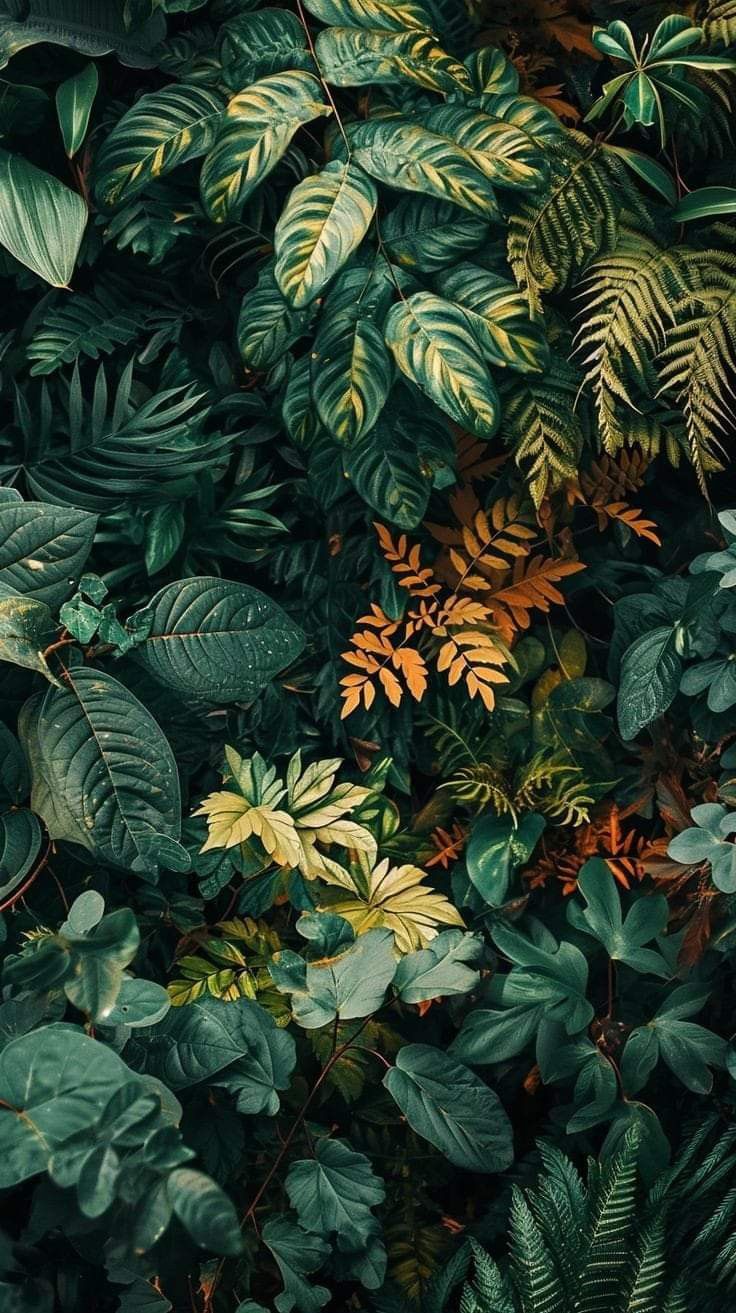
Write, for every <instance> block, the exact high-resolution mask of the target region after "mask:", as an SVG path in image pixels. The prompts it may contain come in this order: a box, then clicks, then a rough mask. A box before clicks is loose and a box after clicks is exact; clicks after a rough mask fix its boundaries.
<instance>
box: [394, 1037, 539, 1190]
mask: <svg viewBox="0 0 736 1313" xmlns="http://www.w3.org/2000/svg"><path fill="white" fill-rule="evenodd" d="M383 1084H384V1085H385V1087H386V1089H387V1090H388V1092H389V1094H390V1095H391V1096H392V1097H393V1098H394V1099H395V1100H396V1102H397V1103H398V1105H399V1107H400V1108H401V1111H402V1112H403V1114H404V1116H405V1117H406V1120H407V1121H408V1123H409V1125H410V1126H411V1128H412V1130H414V1131H416V1133H417V1135H421V1136H423V1138H424V1139H425V1140H429V1142H430V1144H433V1145H434V1146H435V1148H437V1149H439V1151H440V1153H443V1154H444V1155H445V1157H446V1158H449V1160H450V1162H451V1163H454V1164H455V1165H456V1167H464V1168H466V1169H467V1170H468V1171H471V1172H501V1171H503V1169H504V1168H505V1167H508V1166H509V1163H511V1162H512V1161H513V1157H514V1146H513V1140H512V1135H511V1123H510V1122H509V1119H508V1117H507V1116H506V1113H505V1112H504V1110H503V1107H502V1105H501V1102H500V1100H499V1098H498V1095H497V1094H495V1093H494V1092H493V1090H490V1089H489V1088H488V1086H487V1085H486V1084H485V1082H484V1081H482V1080H481V1079H480V1077H479V1076H476V1075H475V1074H474V1073H473V1072H472V1071H470V1069H469V1068H468V1067H464V1066H463V1065H462V1063H460V1062H455V1061H453V1060H452V1058H448V1057H447V1056H446V1054H444V1053H443V1052H442V1051H441V1050H440V1049H437V1048H433V1047H432V1046H431V1045H429V1044H407V1045H406V1047H405V1048H402V1049H401V1050H400V1051H399V1053H398V1054H397V1057H396V1066H395V1067H392V1068H391V1070H390V1071H387V1072H386V1075H385V1076H384V1078H383Z"/></svg>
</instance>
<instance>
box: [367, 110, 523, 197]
mask: <svg viewBox="0 0 736 1313" xmlns="http://www.w3.org/2000/svg"><path fill="white" fill-rule="evenodd" d="M351 146H352V158H353V160H354V162H355V163H356V164H359V165H360V167H361V168H362V169H365V171H366V173H370V174H371V175H372V177H374V178H377V179H378V181H379V182H385V183H386V184H387V185H388V186H389V187H398V188H400V189H403V190H405V191H418V192H425V193H426V194H427V195H429V196H436V197H437V198H438V200H444V201H452V202H453V203H454V204H455V205H461V206H462V207H463V209H465V210H471V211H472V212H473V213H475V214H480V215H482V216H483V218H485V219H497V218H499V217H500V216H499V210H498V205H497V203H496V196H495V192H494V190H493V186H492V184H491V182H490V180H489V179H488V177H487V176H486V174H485V173H484V172H481V170H480V169H479V168H478V167H477V165H476V163H475V161H474V160H473V159H472V158H471V156H470V155H469V154H468V153H467V151H464V150H463V149H462V147H461V146H458V145H457V143H456V142H454V141H453V140H452V139H451V138H450V137H447V136H443V135H441V134H440V133H438V132H430V131H429V129H428V128H425V127H421V126H420V125H419V124H417V123H412V122H410V121H409V120H408V119H395V118H391V119H385V120H381V119H374V120H372V121H370V122H368V123H363V124H361V126H360V127H359V128H358V129H357V130H356V131H355V132H353V134H352V138H351Z"/></svg>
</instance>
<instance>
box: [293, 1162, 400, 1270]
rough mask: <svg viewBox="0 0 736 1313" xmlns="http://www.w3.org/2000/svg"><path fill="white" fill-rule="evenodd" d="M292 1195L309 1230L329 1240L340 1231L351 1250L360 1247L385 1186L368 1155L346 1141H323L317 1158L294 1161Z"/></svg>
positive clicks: (381, 1198) (300, 1217)
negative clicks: (351, 1146)
mask: <svg viewBox="0 0 736 1313" xmlns="http://www.w3.org/2000/svg"><path fill="white" fill-rule="evenodd" d="M286 1193H287V1195H288V1196H289V1203H290V1204H291V1206H292V1208H293V1209H294V1210H295V1211H296V1214H297V1216H298V1218H299V1225H300V1226H301V1227H302V1228H303V1229H304V1230H305V1231H309V1232H311V1233H312V1234H313V1235H318V1236H322V1237H323V1239H325V1240H327V1239H329V1238H330V1236H332V1235H337V1236H339V1237H340V1239H341V1241H342V1242H343V1243H344V1246H345V1248H348V1249H358V1248H361V1247H362V1245H361V1241H362V1237H363V1235H364V1234H365V1229H366V1227H369V1226H370V1225H371V1223H372V1221H373V1218H372V1215H371V1211H370V1210H371V1208H374V1207H375V1206H376V1204H380V1203H382V1202H383V1199H384V1196H385V1189H384V1185H383V1182H382V1181H381V1180H379V1178H378V1177H377V1176H376V1175H375V1174H374V1172H373V1169H372V1167H371V1164H370V1162H369V1160H368V1159H367V1158H366V1157H365V1155H364V1154H362V1153H356V1152H355V1150H353V1149H351V1148H350V1146H349V1145H348V1144H346V1143H345V1141H344V1140H328V1139H321V1140H318V1141H317V1143H316V1145H315V1149H314V1157H313V1158H308V1159H305V1160H301V1161H297V1162H294V1163H292V1164H291V1167H290V1168H289V1172H288V1175H287V1177H286Z"/></svg>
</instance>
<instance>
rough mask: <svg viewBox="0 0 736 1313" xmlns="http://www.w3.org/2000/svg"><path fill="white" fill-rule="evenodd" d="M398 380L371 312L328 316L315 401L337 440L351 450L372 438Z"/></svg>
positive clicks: (317, 355) (316, 367)
mask: <svg viewBox="0 0 736 1313" xmlns="http://www.w3.org/2000/svg"><path fill="white" fill-rule="evenodd" d="M393 377H394V367H393V363H392V360H391V357H390V355H389V353H388V349H387V347H386V343H385V340H384V337H383V333H382V331H381V329H380V328H379V326H378V324H377V323H376V321H375V319H374V318H373V316H372V315H371V313H370V309H369V308H368V307H363V305H362V304H361V303H358V304H356V305H355V306H354V307H353V308H352V310H347V311H345V312H344V313H343V314H337V315H330V314H326V315H325V316H324V319H323V321H322V323H321V324H320V328H319V332H318V333H317V336H316V338H315V343H314V359H313V361H312V396H313V398H314V403H315V405H316V407H317V413H318V415H319V418H320V419H321V421H322V423H323V424H324V426H325V428H326V429H327V431H328V432H329V433H330V434H331V436H332V437H333V438H335V439H336V440H337V441H338V442H344V443H345V444H346V446H350V445H352V444H353V443H355V442H358V441H359V440H360V439H361V438H363V437H364V436H365V435H366V434H368V433H370V431H371V429H372V428H373V426H374V425H375V423H376V421H377V419H378V417H379V415H380V414H381V411H382V410H383V407H384V405H385V403H386V398H387V397H388V394H389V391H390V388H391V383H392V381H393Z"/></svg>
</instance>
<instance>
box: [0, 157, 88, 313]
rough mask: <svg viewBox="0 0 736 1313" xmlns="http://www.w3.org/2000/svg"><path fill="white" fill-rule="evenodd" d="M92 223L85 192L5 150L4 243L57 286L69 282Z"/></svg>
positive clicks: (0, 197) (1, 170)
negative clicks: (85, 232)
mask: <svg viewBox="0 0 736 1313" xmlns="http://www.w3.org/2000/svg"><path fill="white" fill-rule="evenodd" d="M86 224H87V206H86V205H85V203H84V201H83V199H82V197H81V196H80V195H79V194H78V193H77V192H74V191H72V190H71V188H70V187H67V186H66V185H65V184H64V183H63V182H59V180H58V178H55V177H54V176H53V175H52V174H50V173H45V172H44V171H43V170H42V169H37V168H36V166H35V165H34V164H29V162H28V161H27V160H25V159H23V158H22V156H20V155H10V154H9V153H8V152H7V151H5V150H3V151H0V246H4V247H5V249H6V250H7V251H10V254H11V255H14V256H15V258H16V260H19V261H20V263H21V264H23V265H25V266H26V267H27V268H28V269H31V270H32V272H33V273H34V274H38V277H39V278H42V279H43V280H44V281H45V282H47V283H51V285H52V286H53V287H67V286H68V284H69V280H70V278H71V276H72V273H73V272H74V266H75V264H76V262H77V255H78V254H79V248H80V246H81V244H82V238H83V236H84V230H85V227H86Z"/></svg>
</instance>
